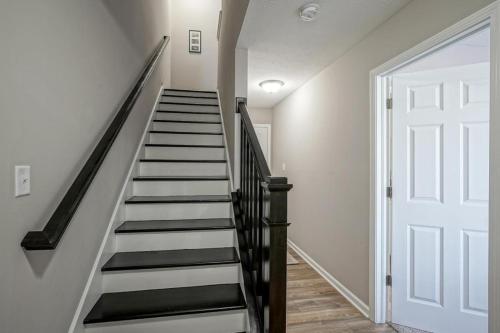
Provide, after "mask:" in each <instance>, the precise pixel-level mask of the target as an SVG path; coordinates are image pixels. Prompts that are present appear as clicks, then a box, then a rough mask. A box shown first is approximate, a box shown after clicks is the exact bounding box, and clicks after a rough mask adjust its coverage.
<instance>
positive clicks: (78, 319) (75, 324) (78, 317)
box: [68, 85, 163, 333]
mask: <svg viewBox="0 0 500 333" xmlns="http://www.w3.org/2000/svg"><path fill="white" fill-rule="evenodd" d="M162 92H163V85H161V86H160V90H159V92H158V95H157V96H156V101H155V104H154V106H153V109H152V110H151V113H150V115H149V117H148V120H147V123H146V126H145V128H144V131H143V133H142V136H141V139H140V140H139V144H138V146H137V149H136V152H135V154H134V158H133V159H132V160H131V165H130V168H129V170H128V172H127V176H126V177H125V180H124V182H123V185H122V188H121V190H120V194H119V195H118V199H117V201H116V205H115V208H114V209H113V214H111V218H110V220H109V222H108V228H107V229H106V232H105V234H104V237H103V239H102V242H101V246H100V247H99V251H98V252H97V256H96V258H95V261H94V264H93V265H92V269H91V271H90V275H89V278H88V279H87V283H86V285H85V289H84V290H83V293H82V296H81V298H80V301H79V302H78V306H77V308H76V311H75V314H74V316H73V320H72V321H71V325H70V327H69V329H68V332H69V333H74V332H77V331H78V330H77V328H79V327H81V325H83V324H82V320H83V313H82V311H83V310H84V306H85V302H86V300H87V297H88V296H89V295H90V294H91V292H92V290H91V289H94V288H92V285H93V282H94V280H95V279H96V278H97V277H98V273H100V271H101V270H100V265H99V263H100V262H101V260H102V257H103V254H104V250H105V248H106V245H107V244H108V240H109V237H110V234H111V231H112V230H113V225H114V223H115V221H116V219H117V217H118V214H119V212H120V207H121V205H122V203H123V201H124V198H125V195H126V192H127V187H128V183H129V181H130V178H131V177H132V174H133V172H134V170H135V166H136V161H137V160H138V158H139V154H140V153H141V151H142V146H143V144H144V140H145V139H146V136H147V134H148V129H149V127H150V126H151V121H152V119H153V117H154V114H155V111H156V108H157V106H158V103H159V101H160V99H161V95H162ZM79 324H80V325H79Z"/></svg>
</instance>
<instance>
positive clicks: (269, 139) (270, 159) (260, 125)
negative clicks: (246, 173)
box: [253, 124, 273, 169]
mask: <svg viewBox="0 0 500 333" xmlns="http://www.w3.org/2000/svg"><path fill="white" fill-rule="evenodd" d="M253 127H254V128H255V127H264V128H267V137H268V138H267V140H268V142H269V144H268V145H267V156H269V160H268V161H267V164H268V165H269V169H272V168H271V161H272V160H273V159H272V157H271V153H272V151H271V147H272V142H273V141H272V139H273V138H272V125H271V124H253Z"/></svg>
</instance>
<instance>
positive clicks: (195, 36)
mask: <svg viewBox="0 0 500 333" xmlns="http://www.w3.org/2000/svg"><path fill="white" fill-rule="evenodd" d="M189 53H201V30H189Z"/></svg>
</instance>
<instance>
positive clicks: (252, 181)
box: [233, 99, 292, 333]
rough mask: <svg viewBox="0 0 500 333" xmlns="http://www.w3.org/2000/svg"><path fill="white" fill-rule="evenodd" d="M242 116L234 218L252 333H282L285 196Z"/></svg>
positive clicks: (243, 111)
mask: <svg viewBox="0 0 500 333" xmlns="http://www.w3.org/2000/svg"><path fill="white" fill-rule="evenodd" d="M236 104H237V107H236V112H238V113H240V115H241V137H240V140H241V141H240V143H241V146H240V176H241V184H240V189H239V190H238V192H237V193H233V202H234V208H235V209H234V213H235V214H234V215H235V220H236V226H237V229H238V243H239V246H240V256H241V262H242V266H243V271H244V272H243V278H244V280H245V290H246V291H247V301H248V306H249V314H250V317H251V318H250V319H251V320H250V326H251V327H250V328H251V332H252V333H285V332H286V285H287V273H286V272H287V267H286V257H287V244H286V242H287V228H288V222H287V195H288V191H290V189H291V188H292V185H291V184H288V180H287V178H286V177H273V176H271V172H270V170H269V166H268V164H267V162H266V159H265V157H264V153H263V152H262V148H261V146H260V144H259V141H258V139H257V134H256V133H255V129H254V127H253V125H252V122H251V121H250V117H249V115H248V110H247V107H246V102H245V100H244V99H237V101H236Z"/></svg>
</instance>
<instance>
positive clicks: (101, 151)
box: [21, 36, 170, 250]
mask: <svg viewBox="0 0 500 333" xmlns="http://www.w3.org/2000/svg"><path fill="white" fill-rule="evenodd" d="M169 40H170V37H168V36H164V37H163V38H162V39H161V41H160V43H159V44H158V46H157V47H156V48H155V50H154V52H153V54H152V55H151V57H150V58H149V59H148V61H147V62H146V65H145V67H144V69H143V70H142V72H141V74H140V76H139V78H138V79H137V81H136V83H135V85H134V87H133V88H132V90H131V91H130V93H129V94H128V96H127V98H126V99H125V101H124V102H123V104H122V106H121V107H120V109H119V110H118V112H117V113H116V116H115V117H114V119H113V120H112V121H111V123H110V124H109V126H108V128H107V129H106V132H105V133H104V135H103V136H102V137H101V139H100V140H99V143H98V144H97V146H96V147H95V148H94V150H93V151H92V153H91V154H90V156H89V158H88V159H87V161H86V162H85V164H84V165H83V168H82V169H81V170H80V172H79V173H78V176H77V177H76V179H75V180H74V181H73V183H72V184H71V186H70V187H69V189H68V191H67V192H66V194H65V195H64V197H63V198H62V200H61V202H60V203H59V205H58V206H57V208H56V210H55V211H54V213H53V214H52V216H51V217H50V219H49V221H48V222H47V224H46V225H45V227H44V228H43V230H40V231H30V232H28V233H27V234H26V236H25V237H24V239H23V240H22V242H21V246H22V247H24V248H25V249H26V250H53V249H55V248H56V247H57V244H58V243H59V241H60V240H61V237H62V236H63V234H64V232H65V230H66V228H67V227H68V225H69V223H70V222H71V219H72V217H73V215H74V214H75V212H76V210H77V209H78V206H79V205H80V202H81V201H82V199H83V197H84V196H85V193H86V192H87V190H88V188H89V187H90V185H91V184H92V181H93V179H94V177H95V176H96V174H97V172H98V171H99V168H100V166H101V165H102V163H103V161H104V159H105V158H106V156H107V154H108V152H109V150H110V149H111V147H112V145H113V143H114V141H115V139H116V137H117V136H118V134H119V133H120V130H121V128H122V127H123V125H124V124H125V121H126V120H127V118H128V116H129V114H130V112H131V111H132V109H133V107H134V105H135V103H136V101H137V99H138V98H139V96H140V95H141V93H142V90H143V88H144V86H145V85H146V84H147V82H148V80H149V78H150V76H151V74H152V73H153V72H154V70H155V69H156V67H157V65H158V61H159V59H160V57H161V55H162V54H163V51H164V50H165V47H166V46H167V44H168V42H169Z"/></svg>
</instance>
